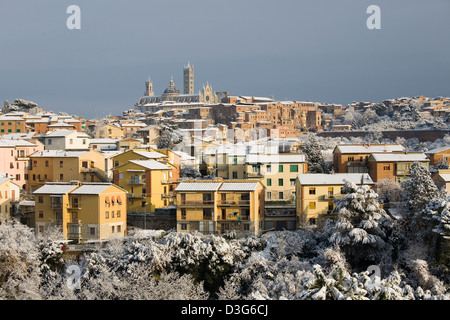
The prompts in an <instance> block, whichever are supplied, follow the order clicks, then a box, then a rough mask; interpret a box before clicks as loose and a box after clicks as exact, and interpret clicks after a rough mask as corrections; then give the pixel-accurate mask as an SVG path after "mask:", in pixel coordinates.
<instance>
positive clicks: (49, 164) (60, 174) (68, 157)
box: [27, 150, 108, 193]
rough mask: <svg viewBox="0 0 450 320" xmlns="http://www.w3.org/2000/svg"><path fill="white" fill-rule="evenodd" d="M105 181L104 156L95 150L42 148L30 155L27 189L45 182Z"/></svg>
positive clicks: (33, 188) (35, 188)
mask: <svg viewBox="0 0 450 320" xmlns="http://www.w3.org/2000/svg"><path fill="white" fill-rule="evenodd" d="M72 180H78V181H82V182H106V181H108V178H107V175H106V173H105V156H104V155H103V154H101V153H99V152H97V151H93V150H89V151H65V150H42V151H37V152H36V153H34V154H33V155H31V156H30V161H29V164H28V176H27V191H28V192H30V193H32V192H34V191H35V190H37V189H38V188H40V187H42V186H43V185H44V184H45V183H47V182H70V181H72Z"/></svg>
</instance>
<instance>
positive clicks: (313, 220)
mask: <svg viewBox="0 0 450 320" xmlns="http://www.w3.org/2000/svg"><path fill="white" fill-rule="evenodd" d="M308 221H309V224H316V218H309V220H308Z"/></svg>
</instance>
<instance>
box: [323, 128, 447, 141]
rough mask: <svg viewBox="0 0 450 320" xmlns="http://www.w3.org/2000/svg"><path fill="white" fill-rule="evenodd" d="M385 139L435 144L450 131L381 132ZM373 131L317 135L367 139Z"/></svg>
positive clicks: (330, 132) (328, 132)
mask: <svg viewBox="0 0 450 320" xmlns="http://www.w3.org/2000/svg"><path fill="white" fill-rule="evenodd" d="M381 133H382V135H383V138H384V139H390V140H392V141H395V139H397V137H402V138H405V139H412V138H417V139H418V140H419V141H420V142H426V141H430V142H434V141H436V140H437V139H442V138H444V137H445V136H446V135H447V134H450V130H393V131H382V132H381ZM373 134H374V132H373V131H322V132H319V133H318V134H317V135H318V136H321V137H330V138H335V137H345V138H350V137H367V136H370V135H373Z"/></svg>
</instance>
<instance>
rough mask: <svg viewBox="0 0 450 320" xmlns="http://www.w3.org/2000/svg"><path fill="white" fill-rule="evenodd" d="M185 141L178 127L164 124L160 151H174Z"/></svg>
mask: <svg viewBox="0 0 450 320" xmlns="http://www.w3.org/2000/svg"><path fill="white" fill-rule="evenodd" d="M182 141H183V134H182V133H181V131H180V130H179V129H178V127H177V126H173V125H168V124H164V125H162V128H161V134H160V137H159V140H158V149H173V148H174V146H175V145H177V144H179V143H181V142H182Z"/></svg>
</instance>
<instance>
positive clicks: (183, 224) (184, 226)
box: [181, 223, 187, 231]
mask: <svg viewBox="0 0 450 320" xmlns="http://www.w3.org/2000/svg"><path fill="white" fill-rule="evenodd" d="M181 230H184V231H186V230H187V223H182V224H181Z"/></svg>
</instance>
